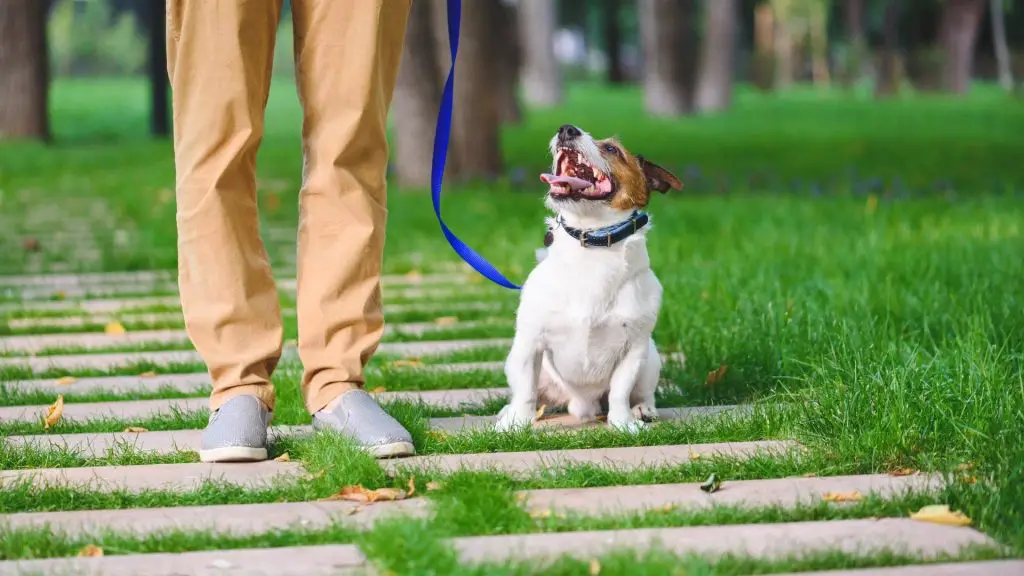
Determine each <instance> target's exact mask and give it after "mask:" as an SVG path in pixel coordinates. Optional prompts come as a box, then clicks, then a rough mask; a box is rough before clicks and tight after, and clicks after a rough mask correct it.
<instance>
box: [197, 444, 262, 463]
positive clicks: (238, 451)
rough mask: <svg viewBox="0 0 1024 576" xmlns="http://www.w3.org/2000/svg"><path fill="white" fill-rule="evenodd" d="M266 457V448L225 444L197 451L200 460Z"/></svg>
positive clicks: (232, 460)
mask: <svg viewBox="0 0 1024 576" xmlns="http://www.w3.org/2000/svg"><path fill="white" fill-rule="evenodd" d="M266 459H267V449H266V448H250V447H247V446H226V447H224V448H211V449H210V450H200V451H199V461H200V462H259V461H261V460H266Z"/></svg>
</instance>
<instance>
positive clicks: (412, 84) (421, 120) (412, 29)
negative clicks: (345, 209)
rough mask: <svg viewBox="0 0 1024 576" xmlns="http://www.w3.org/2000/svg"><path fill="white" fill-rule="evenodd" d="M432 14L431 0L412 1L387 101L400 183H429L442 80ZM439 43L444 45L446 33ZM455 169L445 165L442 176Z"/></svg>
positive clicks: (454, 171)
mask: <svg viewBox="0 0 1024 576" xmlns="http://www.w3.org/2000/svg"><path fill="white" fill-rule="evenodd" d="M434 16H435V11H434V7H433V6H432V5H431V2H429V1H415V2H413V3H412V11H411V12H410V14H409V22H408V25H407V26H406V30H405V46H404V48H403V51H402V63H401V66H400V67H399V69H398V80H397V82H396V84H395V96H394V101H393V102H392V104H391V113H392V115H393V117H394V122H395V156H394V158H395V162H394V168H395V172H396V174H397V179H398V184H399V185H400V186H403V187H427V186H429V185H430V168H431V154H432V153H433V144H434V138H433V136H434V123H435V122H436V120H437V110H438V108H439V107H440V105H441V89H442V87H443V86H444V80H445V78H444V76H442V74H443V73H442V71H441V68H440V66H439V65H438V61H437V60H438V59H437V54H438V47H437V44H442V43H441V42H436V41H435V38H434V23H433V20H434ZM443 44H444V45H445V47H447V45H448V42H447V36H445V42H443ZM450 156H452V154H451V153H450V152H449V157H450ZM456 172H457V171H456V170H449V169H448V167H447V166H446V170H445V176H446V179H448V178H451V177H452V176H453V175H454V174H455V173H456Z"/></svg>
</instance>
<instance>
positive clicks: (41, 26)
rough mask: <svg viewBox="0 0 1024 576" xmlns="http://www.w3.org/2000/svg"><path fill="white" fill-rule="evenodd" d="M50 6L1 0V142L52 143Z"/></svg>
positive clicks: (32, 1) (34, 0) (36, 1)
mask: <svg viewBox="0 0 1024 576" xmlns="http://www.w3.org/2000/svg"><path fill="white" fill-rule="evenodd" d="M49 88H50V58H49V51H48V50H47V46H46V3H45V2H40V1H39V0H0V140H8V139H11V140H13V139H30V140H42V141H44V142H48V141H50V139H51V134H50V120H49Z"/></svg>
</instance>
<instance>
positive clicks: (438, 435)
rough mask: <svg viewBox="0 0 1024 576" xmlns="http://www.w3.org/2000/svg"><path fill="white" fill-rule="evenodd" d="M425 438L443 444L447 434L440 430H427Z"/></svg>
mask: <svg viewBox="0 0 1024 576" xmlns="http://www.w3.org/2000/svg"><path fill="white" fill-rule="evenodd" d="M427 436H429V437H430V438H431V439H433V440H437V441H438V442H444V441H445V440H447V439H448V434H447V433H446V432H444V431H442V430H427Z"/></svg>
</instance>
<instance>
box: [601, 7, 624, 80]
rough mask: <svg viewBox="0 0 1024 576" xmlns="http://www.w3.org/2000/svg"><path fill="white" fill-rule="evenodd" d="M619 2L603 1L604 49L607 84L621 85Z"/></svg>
mask: <svg viewBox="0 0 1024 576" xmlns="http://www.w3.org/2000/svg"><path fill="white" fill-rule="evenodd" d="M621 4H622V2H621V0H604V17H603V18H604V20H603V22H602V23H603V25H604V26H603V33H604V47H605V52H606V53H607V55H608V83H609V84H622V83H624V82H625V81H626V71H625V70H624V69H623V66H622V26H620V23H619V12H620V10H619V6H620V5H621Z"/></svg>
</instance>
